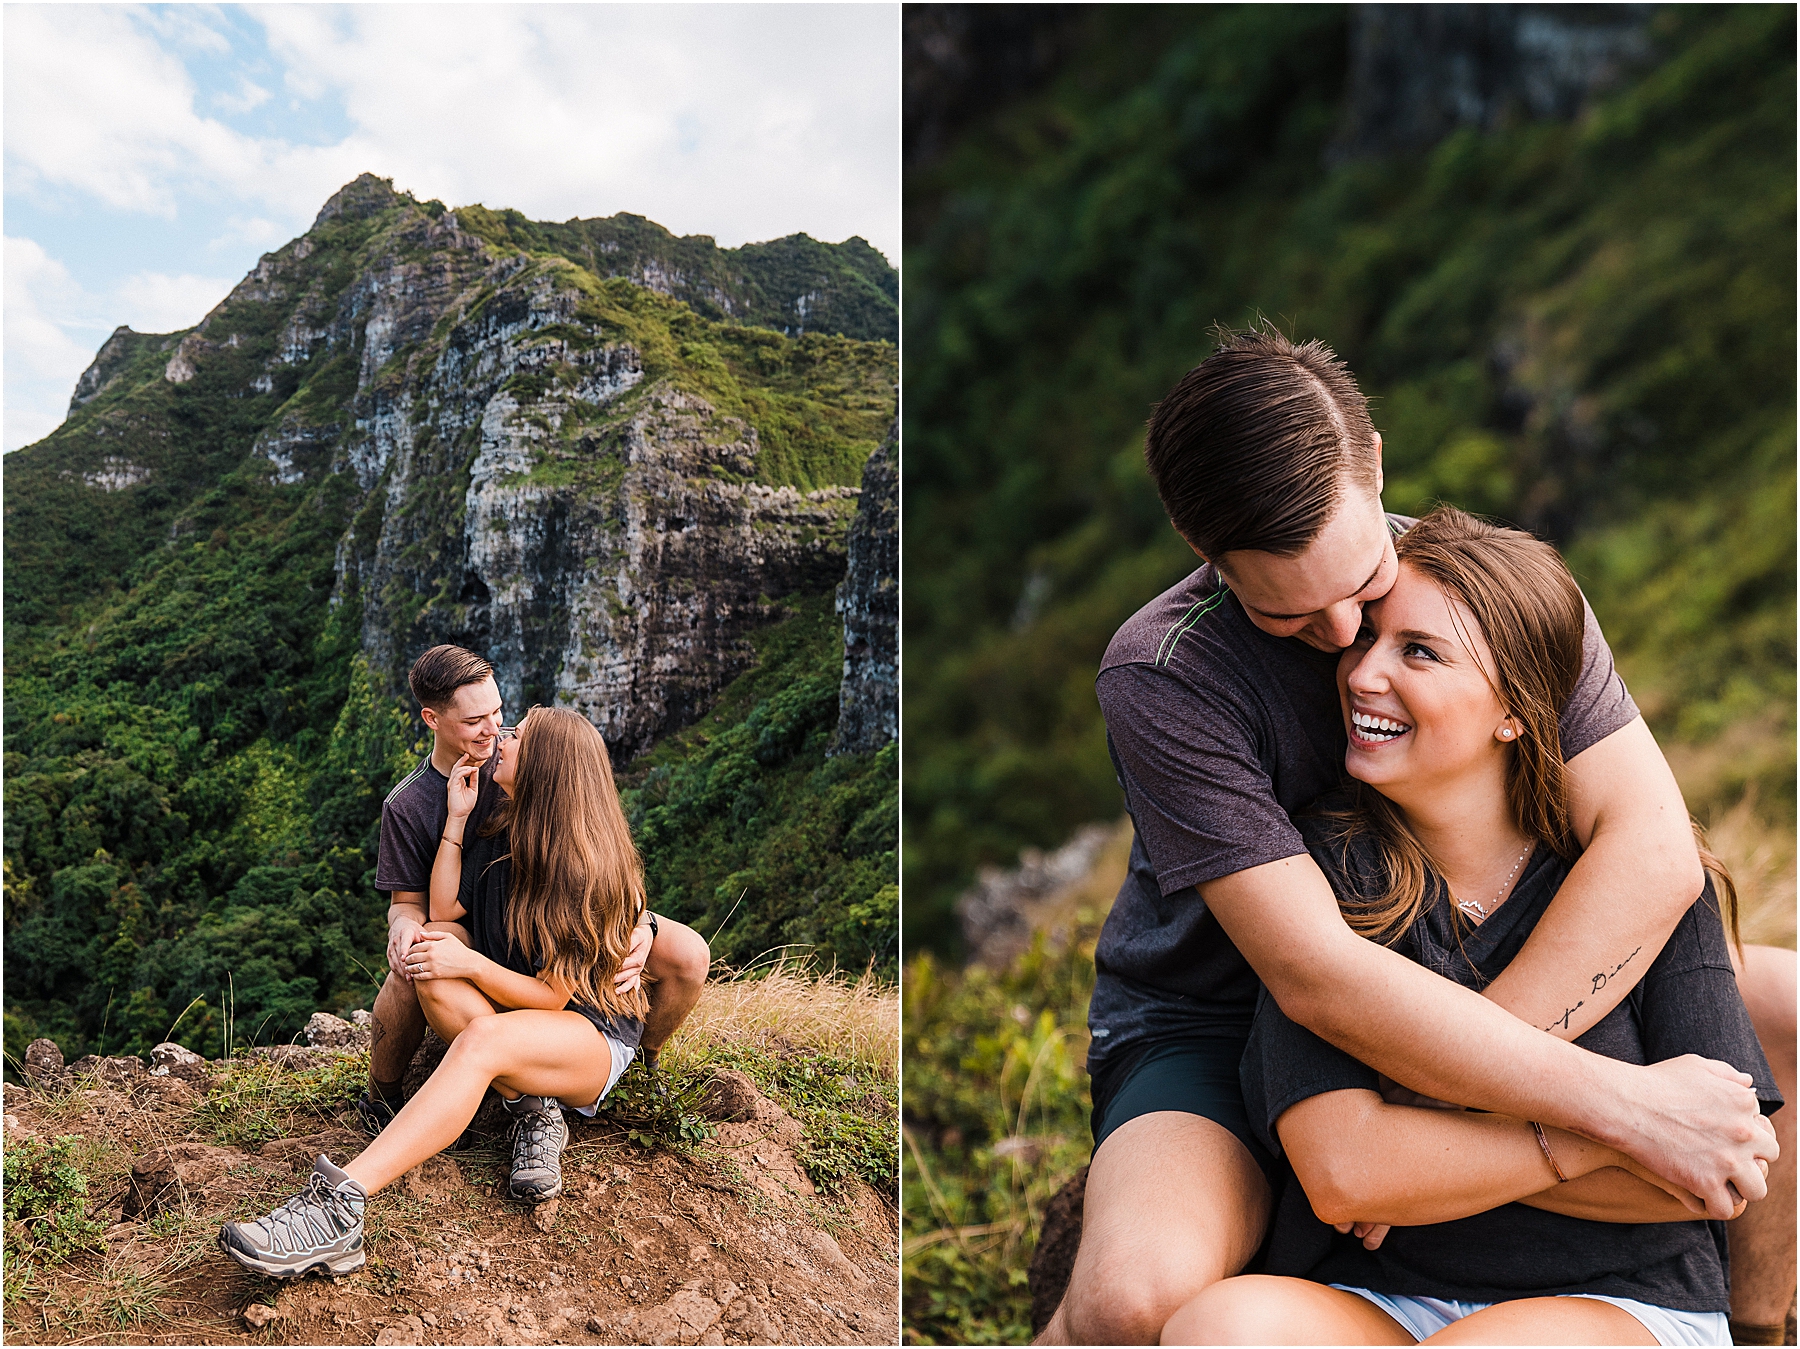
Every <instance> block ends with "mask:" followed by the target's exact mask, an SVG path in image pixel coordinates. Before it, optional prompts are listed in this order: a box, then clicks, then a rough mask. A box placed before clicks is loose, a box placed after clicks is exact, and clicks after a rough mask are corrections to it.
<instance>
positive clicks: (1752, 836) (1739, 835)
mask: <svg viewBox="0 0 1800 1349" xmlns="http://www.w3.org/2000/svg"><path fill="white" fill-rule="evenodd" d="M1706 832H1707V836H1708V838H1709V839H1710V840H1711V843H1712V849H1713V851H1714V852H1715V853H1716V854H1718V856H1719V859H1720V860H1721V861H1723V862H1724V863H1725V865H1726V866H1727V867H1728V868H1729V869H1730V871H1731V878H1732V880H1733V881H1734V882H1736V884H1737V889H1738V931H1739V933H1740V934H1741V935H1742V937H1743V939H1744V940H1745V941H1746V942H1754V943H1758V944H1760V945H1764V946H1784V947H1787V948H1788V949H1789V950H1792V949H1793V946H1794V900H1795V893H1794V823H1793V821H1792V820H1787V821H1783V822H1775V821H1771V820H1769V819H1767V818H1765V817H1764V816H1763V815H1762V814H1761V812H1759V811H1758V809H1757V800H1756V793H1755V791H1749V792H1746V793H1745V794H1744V795H1743V796H1742V797H1741V798H1740V799H1739V801H1738V803H1737V804H1736V805H1734V806H1732V807H1731V808H1730V809H1729V810H1725V811H1721V812H1719V813H1717V814H1716V815H1715V816H1714V817H1713V819H1712V820H1711V821H1710V822H1709V823H1708V825H1707V830H1706Z"/></svg>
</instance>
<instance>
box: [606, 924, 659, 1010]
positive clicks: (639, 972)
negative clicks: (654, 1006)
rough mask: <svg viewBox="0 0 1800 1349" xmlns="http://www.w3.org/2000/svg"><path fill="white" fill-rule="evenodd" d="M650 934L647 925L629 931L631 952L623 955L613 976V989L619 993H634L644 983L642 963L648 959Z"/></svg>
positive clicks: (639, 925) (640, 925)
mask: <svg viewBox="0 0 1800 1349" xmlns="http://www.w3.org/2000/svg"><path fill="white" fill-rule="evenodd" d="M650 942H651V932H650V925H649V924H648V923H639V924H638V925H637V926H636V927H634V928H632V929H631V950H629V951H628V952H626V953H625V959H624V961H623V962H622V963H621V964H620V965H619V972H618V973H617V974H615V975H613V989H614V991H616V992H619V993H635V992H636V991H637V990H638V989H639V988H640V987H642V986H643V982H644V963H645V962H646V961H647V960H649V959H650Z"/></svg>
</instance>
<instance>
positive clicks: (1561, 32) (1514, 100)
mask: <svg viewBox="0 0 1800 1349" xmlns="http://www.w3.org/2000/svg"><path fill="white" fill-rule="evenodd" d="M1652 10H1653V6H1650V5H1642V4H1625V5H1358V6H1357V7H1356V9H1355V11H1354V16H1353V18H1352V20H1351V25H1350V77H1349V85H1348V90H1347V92H1346V95H1345V101H1344V113H1343V121H1342V123H1341V125H1340V128H1339V132H1338V136H1337V138H1336V141H1335V142H1334V145H1333V147H1332V152H1331V157H1332V158H1333V159H1353V158H1358V157H1361V156H1365V155H1379V154H1389V153H1393V152H1396V151H1408V150H1422V149H1425V148H1427V147H1429V146H1431V145H1434V144H1436V143H1437V142H1438V141H1440V140H1442V139H1443V138H1444V137H1445V136H1447V135H1449V134H1450V132H1452V131H1454V130H1456V129H1457V128H1458V127H1462V126H1474V127H1481V128H1484V129H1485V128H1490V127H1493V126H1495V125H1497V124H1499V123H1500V122H1502V121H1504V120H1505V119H1507V118H1509V117H1524V118H1569V117H1573V116H1574V115H1575V114H1576V112H1578V111H1579V110H1580V108H1581V106H1582V105H1583V104H1584V103H1585V102H1586V101H1587V100H1588V99H1589V98H1590V97H1591V96H1592V95H1593V94H1595V93H1597V92H1599V91H1600V90H1603V89H1605V88H1607V87H1609V86H1610V85H1612V84H1614V83H1616V82H1617V81H1618V79H1619V78H1620V76H1622V75H1623V74H1625V73H1626V72H1627V71H1629V70H1630V69H1631V68H1632V66H1634V65H1636V64H1637V63H1638V62H1640V61H1642V60H1643V59H1644V58H1645V57H1646V56H1648V55H1649V51H1650V43H1649V33H1648V26H1649V20H1650V15H1651V12H1652Z"/></svg>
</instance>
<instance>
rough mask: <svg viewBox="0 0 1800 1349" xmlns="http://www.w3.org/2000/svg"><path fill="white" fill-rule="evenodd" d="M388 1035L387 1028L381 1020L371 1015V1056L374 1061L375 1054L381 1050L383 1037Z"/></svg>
mask: <svg viewBox="0 0 1800 1349" xmlns="http://www.w3.org/2000/svg"><path fill="white" fill-rule="evenodd" d="M386 1034H387V1027H386V1026H384V1025H382V1024H381V1018H380V1017H379V1016H377V1015H375V1014H374V1013H372V1012H371V1013H370V1014H369V1055H370V1058H371V1060H373V1057H374V1053H375V1051H376V1050H377V1049H379V1048H381V1037H382V1036H384V1035H386Z"/></svg>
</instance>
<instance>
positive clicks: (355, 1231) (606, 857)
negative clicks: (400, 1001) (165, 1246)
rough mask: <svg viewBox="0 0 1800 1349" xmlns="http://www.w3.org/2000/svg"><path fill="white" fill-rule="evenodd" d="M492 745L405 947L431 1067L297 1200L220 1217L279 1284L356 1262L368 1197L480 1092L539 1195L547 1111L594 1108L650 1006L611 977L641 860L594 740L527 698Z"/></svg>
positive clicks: (550, 1156)
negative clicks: (254, 1214) (486, 774)
mask: <svg viewBox="0 0 1800 1349" xmlns="http://www.w3.org/2000/svg"><path fill="white" fill-rule="evenodd" d="M495 752H496V754H497V756H498V760H497V763H496V765H495V768H494V781H495V782H496V783H497V784H498V785H499V786H500V788H501V790H502V791H503V792H505V794H506V799H505V801H504V803H503V804H502V805H501V806H500V807H499V809H497V810H496V811H495V812H494V814H493V817H492V818H491V819H490V820H489V821H487V822H486V823H485V824H484V825H483V826H482V828H481V830H480V831H478V833H477V835H476V837H473V838H469V837H466V836H465V826H466V824H467V821H468V818H469V814H470V811H471V810H472V809H473V807H474V805H475V798H476V784H475V772H476V768H477V766H476V765H473V764H466V765H465V764H459V765H458V766H457V768H456V769H455V770H453V771H452V773H451V775H450V787H449V797H450V802H449V804H450V813H449V819H448V822H447V823H446V825H445V827H444V834H443V839H442V842H441V843H440V845H439V850H438V857H437V860H436V864H435V867H434V869H433V872H432V877H431V916H432V918H433V920H434V922H433V924H432V926H433V928H434V929H436V930H433V931H427V932H426V933H425V934H424V935H423V937H422V939H421V940H420V941H418V942H417V943H415V944H414V945H413V947H412V948H411V951H410V953H409V954H408V957H407V966H408V968H407V972H408V974H409V975H411V976H412V978H413V980H414V984H415V987H416V988H417V989H418V992H419V1005H420V1007H421V1008H422V1009H423V1011H424V1013H425V1016H426V1019H427V1020H428V1021H429V1022H430V1023H431V1026H432V1028H433V1029H434V1030H436V1031H437V1033H438V1034H439V1035H440V1036H441V1037H442V1038H443V1039H444V1040H445V1041H446V1042H447V1043H448V1045H449V1049H448V1050H447V1051H446V1053H445V1055H444V1059H443V1062H442V1063H441V1064H439V1066H438V1068H437V1070H436V1071H435V1072H434V1073H432V1075H431V1077H430V1078H429V1079H428V1080H427V1081H426V1083H425V1084H424V1086H422V1087H421V1088H420V1089H419V1091H418V1092H417V1094H415V1095H414V1096H413V1098H412V1099H411V1100H410V1101H409V1102H408V1103H407V1104H406V1107H405V1108H404V1109H403V1110H401V1111H400V1113H399V1114H398V1115H396V1116H395V1118H394V1120H393V1122H392V1123H391V1124H389V1125H388V1126H387V1127H386V1128H385V1129H383V1130H382V1131H381V1133H380V1134H379V1135H378V1136H377V1137H376V1138H375V1140H374V1141H373V1142H372V1143H370V1144H369V1146H368V1148H367V1149H365V1150H364V1151H363V1152H362V1153H361V1154H360V1155H359V1156H357V1157H356V1158H355V1159H353V1160H352V1161H350V1162H349V1163H348V1164H347V1165H346V1166H344V1167H341V1168H340V1167H338V1166H335V1165H333V1164H332V1162H331V1161H330V1159H329V1158H327V1157H324V1156H321V1157H320V1158H319V1159H318V1162H317V1163H316V1164H315V1166H314V1168H313V1174H312V1176H311V1178H310V1179H309V1181H308V1184H307V1187H306V1189H305V1190H304V1191H303V1192H302V1193H301V1194H299V1195H297V1196H295V1197H294V1198H293V1199H290V1200H289V1201H288V1202H287V1203H285V1204H283V1205H282V1206H281V1207H280V1208H278V1209H276V1210H275V1211H274V1212H273V1213H271V1214H269V1215H267V1216H266V1217H263V1218H259V1219H255V1220H252V1221H248V1222H231V1223H226V1224H225V1226H224V1229H223V1230H222V1231H221V1232H220V1235H219V1241H220V1244H221V1245H222V1246H223V1247H224V1248H225V1251H226V1253H227V1254H228V1255H230V1256H231V1257H232V1258H233V1259H235V1260H237V1261H238V1263H239V1264H242V1265H244V1266H246V1267H247V1268H250V1269H254V1270H256V1271H258V1272H259V1273H263V1274H267V1275H271V1276H273V1277H276V1278H298V1277H300V1276H301V1275H304V1274H307V1273H310V1272H312V1271H313V1270H315V1269H324V1270H327V1271H329V1272H331V1273H344V1272H346V1271H348V1270H352V1269H356V1268H359V1267H360V1266H361V1265H362V1263H363V1260H364V1252H363V1210H364V1206H365V1205H366V1203H367V1201H368V1199H369V1197H370V1196H371V1195H374V1194H376V1193H377V1192H379V1191H380V1190H381V1189H382V1188H383V1187H385V1186H387V1185H389V1184H391V1183H392V1182H393V1181H394V1180H395V1179H397V1178H398V1177H400V1176H401V1175H404V1174H405V1173H406V1172H407V1171H409V1170H411V1169H412V1168H413V1167H415V1166H417V1165H418V1164H419V1163H420V1162H422V1161H424V1160H425V1159H426V1158H428V1157H431V1156H434V1155H435V1154H437V1153H438V1152H440V1151H442V1150H443V1149H444V1148H446V1147H448V1146H449V1145H450V1144H451V1143H452V1142H454V1141H455V1140H456V1138H457V1137H458V1136H459V1135H460V1134H461V1133H462V1131H463V1130H464V1129H465V1128H466V1127H467V1126H468V1124H469V1122H470V1121H471V1120H472V1119H473V1118H474V1117H475V1112H476V1110H477V1108H479V1106H480V1104H481V1100H482V1097H483V1095H484V1094H485V1093H486V1092H487V1090H488V1088H489V1087H492V1088H493V1089H494V1090H495V1091H496V1092H498V1093H499V1095H500V1096H501V1098H502V1099H503V1101H504V1102H505V1105H506V1109H507V1111H508V1113H509V1114H511V1115H512V1116H513V1119H514V1131H513V1132H514V1145H513V1175H512V1185H511V1188H512V1191H513V1193H514V1194H515V1195H516V1196H517V1197H519V1198H523V1199H527V1200H531V1201H541V1200H545V1199H549V1198H551V1197H553V1196H554V1195H555V1194H556V1193H558V1192H559V1191H560V1188H561V1167H560V1156H561V1152H562V1147H563V1144H564V1142H565V1141H566V1140H567V1137H568V1132H567V1126H566V1125H565V1124H564V1122H563V1118H562V1110H561V1107H562V1106H563V1105H567V1106H570V1107H572V1108H574V1109H576V1110H579V1111H581V1112H582V1113H585V1114H590V1115H591V1114H593V1113H594V1111H595V1110H596V1109H597V1108H598V1106H599V1103H600V1101H601V1100H602V1099H603V1098H604V1097H605V1096H606V1093H607V1092H609V1091H610V1090H612V1087H613V1085H614V1084H615V1083H616V1082H617V1081H618V1079H619V1076H620V1075H621V1074H622V1073H623V1072H624V1071H625V1068H626V1067H627V1066H628V1065H629V1063H630V1062H631V1059H632V1057H633V1055H634V1054H635V1053H636V1050H637V1045H638V1041H639V1038H640V1037H641V1035H642V1032H643V1017H644V1014H645V1010H646V1000H645V998H644V994H643V992H642V991H641V990H640V989H638V988H636V987H635V986H631V987H628V988H627V989H621V988H619V987H617V986H615V981H614V977H613V976H614V974H615V973H616V972H617V971H618V969H619V967H620V965H621V964H622V963H623V962H624V960H625V958H626V955H627V954H628V952H629V951H630V947H631V930H632V928H633V926H634V925H636V923H637V922H638V918H639V915H640V913H641V912H642V910H643V908H644V882H643V868H642V866H641V864H640V862H639V859H638V855H637V850H636V848H635V847H634V846H633V845H632V842H631V834H630V830H629V828H628V827H627V825H626V822H625V815H624V811H623V809H622V807H621V805H620V803H619V795H618V791H617V788H616V787H615V786H614V784H613V777H612V767H611V764H610V762H609V760H608V757H607V753H606V746H605V743H604V742H603V741H602V740H601V737H600V733H599V732H598V731H597V730H595V729H594V727H593V726H592V725H591V724H589V722H588V721H587V720H586V719H585V718H584V717H581V716H580V715H578V714H577V713H575V712H571V711H568V710H566V709H563V708H549V707H535V708H533V709H532V710H531V712H530V714H529V715H528V716H527V717H526V718H525V720H524V722H523V723H522V724H521V725H520V727H519V728H518V731H517V732H516V734H515V735H513V736H512V737H510V738H504V739H503V740H502V741H501V743H500V745H499V746H498V748H497V749H496V751H495ZM465 851H466V852H467V853H468V858H467V865H463V859H462V856H461V854H463V853H464V852H465ZM459 919H460V920H463V923H464V924H466V925H459V924H458V923H457V921H456V920H459ZM484 951H488V952H497V953H500V957H499V958H498V959H495V958H492V957H490V956H489V955H484V954H482V952H484Z"/></svg>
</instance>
